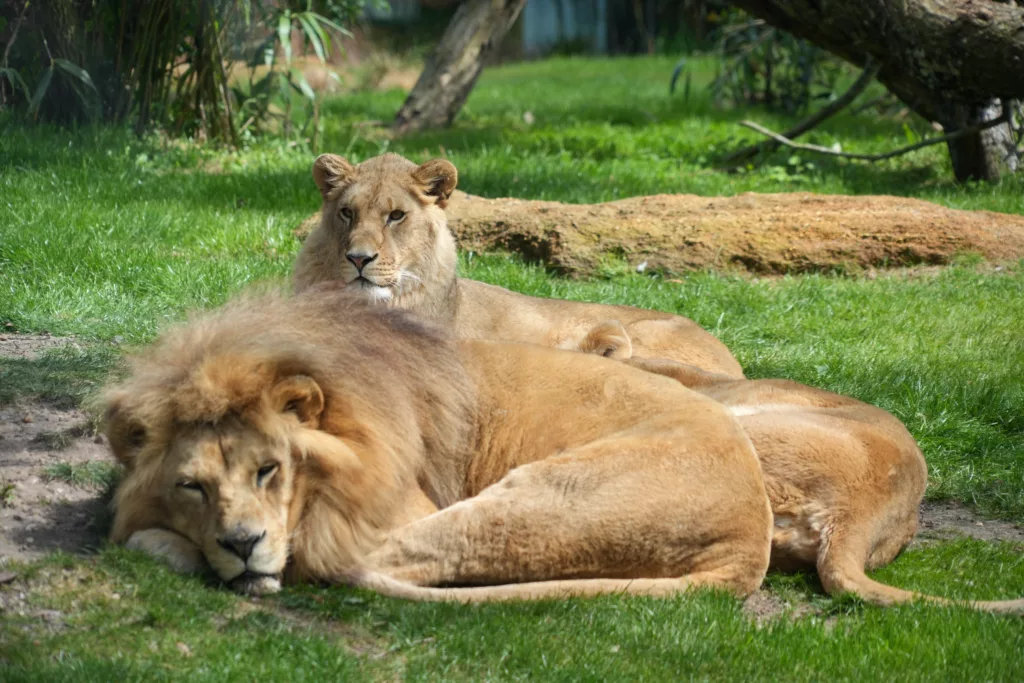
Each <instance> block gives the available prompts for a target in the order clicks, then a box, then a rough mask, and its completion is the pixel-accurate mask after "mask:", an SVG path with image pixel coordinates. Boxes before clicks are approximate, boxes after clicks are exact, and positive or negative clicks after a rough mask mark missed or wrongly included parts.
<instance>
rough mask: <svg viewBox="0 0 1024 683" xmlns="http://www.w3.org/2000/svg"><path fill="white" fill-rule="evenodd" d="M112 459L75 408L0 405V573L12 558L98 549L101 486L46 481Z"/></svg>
mask: <svg viewBox="0 0 1024 683" xmlns="http://www.w3.org/2000/svg"><path fill="white" fill-rule="evenodd" d="M112 462H113V459H112V458H111V456H110V453H109V451H108V450H107V447H106V445H105V444H104V443H103V439H102V437H100V436H98V435H96V434H94V429H93V427H92V425H91V423H90V421H89V419H88V416H87V415H86V414H85V413H82V412H81V411H78V410H57V409H54V408H51V407H48V406H46V405H42V404H39V403H19V404H15V405H8V406H4V407H0V571H2V570H3V569H2V568H3V566H4V565H5V564H6V563H7V562H8V561H10V560H12V559H15V560H33V559H36V558H39V557H41V556H43V555H45V554H47V553H50V552H52V551H54V550H63V551H66V552H84V551H87V550H89V549H92V548H95V547H97V546H99V544H100V543H101V542H102V538H103V533H104V532H105V531H106V526H107V520H108V519H109V517H108V515H109V513H108V508H107V502H106V500H105V497H104V493H105V491H104V487H103V486H102V485H100V484H90V483H78V484H71V483H68V482H67V481H62V480H60V479H54V478H51V477H50V476H49V473H48V470H50V471H52V469H53V468H55V467H57V466H65V467H76V466H79V467H80V466H83V465H86V464H87V463H105V464H107V463H112Z"/></svg>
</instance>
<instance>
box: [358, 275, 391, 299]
mask: <svg viewBox="0 0 1024 683" xmlns="http://www.w3.org/2000/svg"><path fill="white" fill-rule="evenodd" d="M348 286H349V287H350V288H352V289H355V290H358V291H359V292H360V293H362V295H363V296H365V297H366V298H367V299H369V300H370V302H371V303H375V304H377V303H387V302H388V301H391V299H393V298H394V296H395V293H394V292H393V291H391V288H390V287H381V286H380V285H375V284H373V283H372V282H370V281H369V280H367V279H365V278H361V277H360V278H356V279H355V280H352V281H351V282H350V283H349V284H348Z"/></svg>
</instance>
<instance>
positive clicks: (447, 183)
mask: <svg viewBox="0 0 1024 683" xmlns="http://www.w3.org/2000/svg"><path fill="white" fill-rule="evenodd" d="M412 177H413V178H415V179H416V181H417V182H418V183H420V184H422V185H423V192H424V193H425V194H427V195H428V196H430V197H437V205H438V206H440V207H441V208H442V209H443V208H444V207H445V206H446V205H447V204H448V198H449V197H451V196H452V192H453V191H454V190H455V186H456V185H457V184H458V182H459V172H458V171H457V170H456V169H455V166H454V165H453V164H452V162H450V161H448V160H446V159H431V160H430V161H428V162H427V163H425V164H423V165H421V166H420V167H418V168H417V169H416V170H415V171H413V172H412Z"/></svg>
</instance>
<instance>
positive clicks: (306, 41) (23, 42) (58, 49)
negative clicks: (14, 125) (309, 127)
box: [0, 0, 363, 143]
mask: <svg viewBox="0 0 1024 683" xmlns="http://www.w3.org/2000/svg"><path fill="white" fill-rule="evenodd" d="M362 4H363V0H278V1H274V0H263V1H259V0H187V1H184V2H183V1H181V0H31V1H29V0H13V1H12V2H8V3H5V5H4V6H3V8H2V9H0V45H3V46H4V48H3V61H2V63H0V109H12V110H16V111H20V112H21V113H22V114H24V115H25V116H28V117H29V118H31V119H34V120H46V121H54V122H58V123H68V122H75V121H85V120H103V121H107V122H112V123H119V122H124V121H127V120H130V119H134V123H135V126H136V129H137V130H138V131H139V132H142V131H143V130H145V129H147V128H149V127H151V126H152V125H154V124H157V125H162V126H164V127H166V128H168V129H169V130H171V131H172V132H174V133H178V134H186V135H195V136H198V137H205V138H213V139H219V140H224V141H228V142H232V143H236V142H237V141H238V135H239V132H238V129H239V125H240V123H242V122H244V121H249V124H248V125H250V126H252V125H254V124H256V127H258V124H259V123H261V122H262V121H264V120H265V119H267V118H268V117H269V116H270V115H271V114H270V112H271V108H270V106H269V101H270V98H271V97H273V96H277V97H283V98H284V102H285V104H284V106H285V116H287V117H290V114H291V94H292V92H296V93H298V94H299V95H300V96H301V97H303V98H305V100H306V101H307V102H313V101H314V100H315V97H314V94H313V91H312V89H311V88H310V87H309V84H308V83H306V82H305V79H304V78H303V77H302V75H301V73H298V72H296V70H295V69H293V68H291V55H292V34H293V32H295V33H296V34H297V35H299V36H301V42H302V44H303V46H304V47H305V46H309V47H310V48H311V50H312V51H313V53H315V54H316V56H317V58H318V59H320V60H321V62H323V61H324V60H325V59H326V56H327V53H328V52H329V51H330V47H331V42H330V32H333V33H335V34H341V33H344V32H345V31H344V28H342V24H343V23H351V22H352V21H354V20H355V18H356V16H357V14H358V12H359V10H360V9H361V7H362ZM253 35H255V36H256V37H257V40H256V41H255V45H254V46H253V47H251V48H246V46H247V45H249V44H252V43H253V41H251V40H249V38H250V36H253ZM246 53H248V54H246ZM235 59H245V61H247V62H248V63H249V64H250V65H254V64H263V65H265V66H266V67H268V68H267V71H266V74H265V76H264V77H262V78H261V79H259V80H258V81H253V79H252V78H250V86H252V87H250V89H249V91H248V92H245V93H244V94H243V92H241V91H239V90H238V89H233V88H232V87H231V82H230V79H229V76H230V69H229V67H228V63H229V62H230V61H231V60H235ZM243 95H244V96H243ZM243 125H244V124H243Z"/></svg>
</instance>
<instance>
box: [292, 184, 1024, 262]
mask: <svg viewBox="0 0 1024 683" xmlns="http://www.w3.org/2000/svg"><path fill="white" fill-rule="evenodd" d="M447 213H448V222H449V225H450V226H451V228H452V230H453V231H454V233H455V235H456V237H457V238H458V240H459V245H460V247H461V248H462V249H464V250H471V251H478V252H483V251H495V250H504V251H512V252H515V253H519V254H521V255H523V257H524V258H526V259H527V260H529V261H535V262H540V263H543V264H545V265H546V266H548V267H550V268H552V269H553V270H555V271H558V272H561V273H564V274H567V275H578V276H586V275H589V274H593V273H594V272H596V271H597V270H598V269H599V267H600V266H601V265H602V264H604V263H607V262H608V259H609V257H614V258H617V259H623V260H625V261H626V263H627V264H628V265H629V266H631V267H634V268H639V269H640V270H644V269H647V268H650V269H654V270H658V271H662V272H686V271H694V270H707V269H713V270H719V271H748V272H751V273H756V274H760V275H768V274H784V273H800V272H836V271H842V272H850V271H851V270H852V271H857V270H860V269H871V268H887V267H902V266H913V265H919V264H926V265H944V264H947V263H949V262H950V261H951V260H952V259H953V258H954V257H955V256H957V255H958V254H963V253H977V254H981V255H982V256H983V257H985V258H986V259H988V260H989V261H992V262H996V263H1000V262H1008V261H1013V260H1016V259H1019V258H1024V216H1017V215H1010V214H1000V213H994V212H991V211H961V210H957V209H948V208H945V207H943V206H939V205H937V204H933V203H931V202H927V201H924V200H920V199H907V198H903V197H886V196H856V197H850V196H843V195H817V194H811V193H807V192H799V193H787V194H756V193H752V192H748V193H745V194H741V195H737V196H735V197H698V196H696V195H654V196H650V197H633V198H630V199H622V200H619V201H615V202H607V203H604V204H563V203H561V202H548V201H530V200H522V199H485V198H483V197H474V196H471V195H467V194H465V193H461V192H456V193H455V194H454V195H453V197H452V200H451V203H450V205H449V207H448V209H447ZM318 221H319V215H316V216H313V217H310V218H309V219H307V220H306V221H304V222H303V223H302V225H301V226H300V227H299V228H298V229H297V230H296V234H297V235H298V236H299V237H300V238H301V237H304V236H305V235H306V234H308V232H309V231H310V230H311V229H312V228H313V227H314V226H315V225H316V223H317V222H318Z"/></svg>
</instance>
